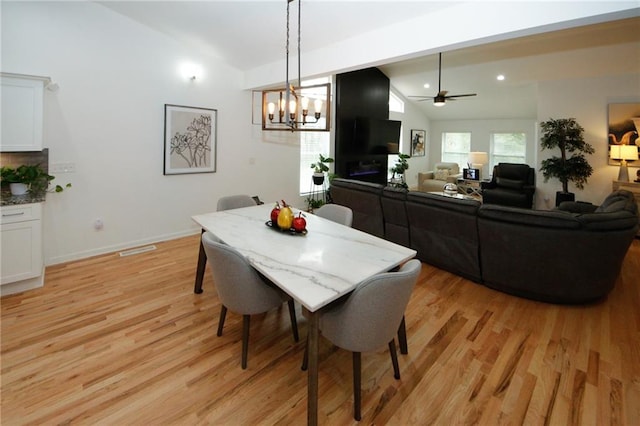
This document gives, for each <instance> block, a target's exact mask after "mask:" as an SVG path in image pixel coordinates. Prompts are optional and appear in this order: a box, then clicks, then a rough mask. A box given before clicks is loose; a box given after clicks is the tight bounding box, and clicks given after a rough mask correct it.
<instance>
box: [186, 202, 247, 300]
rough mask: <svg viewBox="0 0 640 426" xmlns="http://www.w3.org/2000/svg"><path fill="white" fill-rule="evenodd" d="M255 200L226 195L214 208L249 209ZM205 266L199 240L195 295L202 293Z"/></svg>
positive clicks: (210, 236) (208, 235)
mask: <svg viewBox="0 0 640 426" xmlns="http://www.w3.org/2000/svg"><path fill="white" fill-rule="evenodd" d="M256 200H259V198H258V197H257V196H256V197H250V196H248V195H242V194H240V195H228V196H225V197H220V198H219V199H218V205H217V207H216V209H217V211H222V210H231V209H239V208H241V207H251V206H255V205H256V204H258V203H257V201H256ZM202 233H203V234H205V233H206V234H207V237H208V238H209V239H210V240H214V241H217V242H221V241H220V239H219V238H217V237H216V236H215V235H213V234H212V233H210V232H208V231H205V230H204V229H203V230H202ZM206 266H207V254H206V253H205V251H204V246H203V245H202V239H200V249H199V251H198V264H197V266H196V281H195V284H194V287H193V292H194V293H196V294H200V293H202V279H203V277H204V270H205V268H206Z"/></svg>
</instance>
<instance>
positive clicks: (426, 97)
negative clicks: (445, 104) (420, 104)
mask: <svg viewBox="0 0 640 426" xmlns="http://www.w3.org/2000/svg"><path fill="white" fill-rule="evenodd" d="M409 97H410V98H422V99H433V96H419V95H409Z"/></svg>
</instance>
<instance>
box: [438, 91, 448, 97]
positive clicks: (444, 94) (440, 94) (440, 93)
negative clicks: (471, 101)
mask: <svg viewBox="0 0 640 426" xmlns="http://www.w3.org/2000/svg"><path fill="white" fill-rule="evenodd" d="M447 93H449V91H448V90H441V91H439V92H438V95H437V96H447Z"/></svg>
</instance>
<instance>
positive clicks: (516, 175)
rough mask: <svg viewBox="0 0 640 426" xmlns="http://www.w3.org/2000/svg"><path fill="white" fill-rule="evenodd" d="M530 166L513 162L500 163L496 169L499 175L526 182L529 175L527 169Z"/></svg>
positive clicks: (528, 169)
mask: <svg viewBox="0 0 640 426" xmlns="http://www.w3.org/2000/svg"><path fill="white" fill-rule="evenodd" d="M530 169H531V167H529V166H528V165H527V164H514V163H500V164H498V170H499V172H500V177H502V178H507V179H513V180H519V181H523V182H526V181H527V179H528V177H529V171H530Z"/></svg>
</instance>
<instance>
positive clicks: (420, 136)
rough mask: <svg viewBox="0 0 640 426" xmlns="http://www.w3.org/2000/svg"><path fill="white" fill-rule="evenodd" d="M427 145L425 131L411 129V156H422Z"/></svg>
mask: <svg viewBox="0 0 640 426" xmlns="http://www.w3.org/2000/svg"><path fill="white" fill-rule="evenodd" d="M426 145H427V132H426V131H424V130H418V129H411V156H412V157H424V155H425V148H426Z"/></svg>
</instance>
